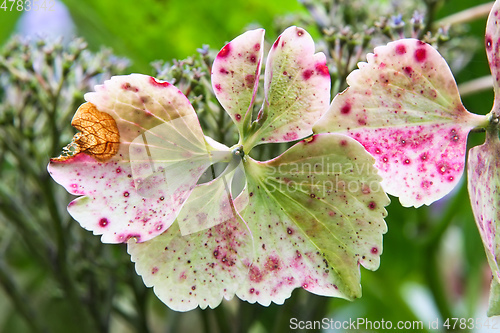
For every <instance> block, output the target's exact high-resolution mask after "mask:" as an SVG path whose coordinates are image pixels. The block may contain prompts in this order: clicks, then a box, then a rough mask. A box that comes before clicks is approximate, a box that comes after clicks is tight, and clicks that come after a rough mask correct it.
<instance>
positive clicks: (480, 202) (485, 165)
mask: <svg viewBox="0 0 500 333" xmlns="http://www.w3.org/2000/svg"><path fill="white" fill-rule="evenodd" d="M468 177H469V186H468V187H469V195H470V200H471V204H472V211H473V212H474V217H475V219H476V224H477V227H478V229H479V234H480V235H481V239H482V240H483V245H484V249H485V251H486V257H487V258H488V263H489V265H490V268H491V272H492V275H493V281H492V284H491V291H490V308H489V310H488V315H489V316H496V315H500V302H499V299H500V287H499V284H500V268H499V260H500V226H499V224H498V222H499V221H500V140H499V139H498V134H496V133H494V134H493V133H488V136H487V140H486V143H485V144H483V145H481V146H478V147H474V148H472V149H471V150H470V152H469V160H468Z"/></svg>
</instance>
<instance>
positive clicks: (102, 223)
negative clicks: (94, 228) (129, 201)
mask: <svg viewBox="0 0 500 333" xmlns="http://www.w3.org/2000/svg"><path fill="white" fill-rule="evenodd" d="M108 223H109V222H108V219H107V218H105V217H103V218H102V219H100V220H99V226H100V227H102V228H104V227H105V226H107V225H108Z"/></svg>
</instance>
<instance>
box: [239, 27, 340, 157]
mask: <svg viewBox="0 0 500 333" xmlns="http://www.w3.org/2000/svg"><path fill="white" fill-rule="evenodd" d="M264 76H265V77H264V90H265V91H264V92H265V101H264V105H263V106H262V110H261V111H260V113H259V116H258V119H257V120H256V123H255V124H254V126H255V128H254V130H255V132H254V133H253V134H252V137H251V138H248V139H247V138H243V142H246V141H247V140H248V141H249V147H245V148H246V149H247V150H248V151H249V150H250V149H251V147H253V146H254V145H257V144H261V143H266V142H288V141H294V140H299V139H301V138H304V137H306V136H308V135H310V134H312V125H313V124H314V123H315V122H316V120H318V119H319V118H320V117H321V115H322V114H323V113H324V112H325V111H326V109H327V107H328V103H329V101H330V85H331V81H330V73H329V71H328V67H327V66H326V58H325V55H324V54H323V53H316V54H314V41H313V39H312V38H311V36H310V35H309V33H307V31H305V30H304V29H302V28H298V27H290V28H287V29H286V30H285V31H284V32H283V33H282V34H281V35H280V36H279V37H278V39H276V41H275V42H274V44H273V46H272V47H271V50H270V51H269V55H268V57H267V62H266V70H265V75H264Z"/></svg>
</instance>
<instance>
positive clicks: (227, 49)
mask: <svg viewBox="0 0 500 333" xmlns="http://www.w3.org/2000/svg"><path fill="white" fill-rule="evenodd" d="M229 52H231V43H228V44H226V46H224V47H223V48H222V50H220V52H219V54H218V55H217V57H218V58H225V57H227V56H228V55H229Z"/></svg>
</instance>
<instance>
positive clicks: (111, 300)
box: [0, 0, 500, 332]
mask: <svg viewBox="0 0 500 333" xmlns="http://www.w3.org/2000/svg"><path fill="white" fill-rule="evenodd" d="M40 2H41V1H39V3H40ZM487 2H488V1H483V0H481V1H474V2H471V1H470V0H449V1H437V0H436V1H434V0H421V1H388V0H387V1H375V0H374V1H369V0H366V1H361V0H353V1H342V0H332V1H304V3H305V4H306V5H307V4H311V3H335V4H338V6H340V7H338V8H343V9H345V11H343V12H341V13H336V14H335V15H333V14H332V15H330V17H329V18H330V19H332V20H333V19H339V20H343V22H347V23H348V24H349V26H350V27H351V29H352V31H354V32H357V31H361V32H362V34H361V35H352V34H351V35H349V34H348V33H345V32H342V33H343V35H342V36H347V37H345V40H349V41H350V42H346V44H345V45H344V44H342V45H344V46H345V47H346V48H349V47H350V45H354V46H352V47H353V48H354V47H357V46H359V44H360V43H361V42H360V41H359V40H357V41H356V38H358V37H360V36H364V35H363V33H366V30H367V29H369V28H373V27H377V26H376V25H375V23H374V21H373V20H372V21H370V13H369V12H370V11H371V12H373V15H378V14H380V15H382V16H383V15H385V17H386V18H388V19H389V20H391V19H393V15H397V14H402V15H403V19H406V22H409V21H410V18H411V17H412V15H413V14H414V13H413V10H415V8H416V9H420V10H421V11H422V13H426V10H428V9H432V10H431V11H432V13H433V16H425V15H424V17H425V19H427V20H428V19H431V20H433V21H439V19H441V18H444V17H448V16H449V15H452V14H454V13H457V12H461V11H463V10H466V9H468V8H470V7H472V6H476V5H479V4H482V3H487ZM48 3H49V1H47V4H48ZM62 3H64V5H65V6H66V8H67V10H68V11H69V14H70V15H71V18H72V20H73V24H74V27H73V28H72V27H71V26H66V28H61V29H63V31H60V32H61V33H65V34H68V33H69V34H70V35H71V34H74V35H76V36H82V37H84V39H85V40H86V41H87V42H88V45H89V49H90V50H92V51H93V52H98V51H99V50H100V48H101V47H102V46H105V47H108V48H111V49H112V52H113V54H114V55H116V56H118V57H125V58H127V59H129V60H130V62H131V63H130V66H129V67H128V68H126V69H124V68H123V67H122V68H121V69H120V68H118V67H113V66H111V67H109V68H108V67H106V68H108V69H107V70H106V71H108V72H107V73H108V74H116V73H118V72H125V73H130V72H139V73H145V74H156V72H155V70H154V69H153V67H152V66H151V65H150V63H151V62H153V61H155V60H159V59H161V60H165V61H169V62H171V61H172V59H174V58H175V59H184V58H187V57H189V56H191V55H193V54H196V53H197V49H198V48H201V47H202V45H204V44H208V45H209V46H210V47H212V48H213V49H220V48H221V47H222V46H223V45H224V43H225V42H226V41H229V40H231V39H233V38H234V37H236V36H237V35H239V34H240V33H242V32H243V31H244V30H245V29H246V28H248V27H256V26H261V27H264V28H266V30H267V34H266V40H267V41H272V40H274V38H275V37H276V36H277V35H278V34H279V33H280V30H281V29H282V28H283V27H285V26H287V25H288V24H295V23H296V24H305V25H307V28H308V29H309V30H310V32H311V34H312V35H313V36H314V37H315V39H316V40H317V41H318V42H320V41H321V42H322V43H320V46H321V45H322V47H324V48H326V49H328V47H329V46H328V45H329V44H328V43H330V42H331V38H333V37H331V35H328V34H325V33H324V32H323V31H322V30H321V27H320V25H319V24H317V23H318V22H317V20H316V22H315V17H314V12H311V7H309V10H308V8H307V6H305V5H304V3H300V2H298V1H295V0H277V1H274V0H273V1H270V0H247V1H229V2H228V1H220V0H212V1H204V0H191V1H174V0H170V1H158V0H143V1H131V0H122V1H101V0H87V1H80V0H65V1H62ZM394 3H396V4H395V5H394ZM391 5H394V6H396V8H401V10H403V9H404V10H406V11H405V12H387V11H386V12H384V10H383V8H390V6H391ZM384 6H385V7H384ZM346 8H347V9H346ZM377 10H380V12H377ZM367 12H368V13H367ZM61 15H62V14H61ZM363 15H364V16H363ZM471 15H472V13H471ZM471 17H472V16H471ZM20 19H21V15H20V12H17V11H13V12H9V11H3V10H1V9H0V44H1V45H4V46H5V45H6V43H7V41H8V40H9V38H10V37H11V36H12V34H14V33H15V32H16V30H17V31H18V32H22V31H27V30H30V29H31V30H30V31H35V32H37V29H42V28H43V27H46V26H50V25H51V24H52V23H64V22H63V21H64V19H63V16H54V17H49V16H43V15H40V16H39V17H38V18H33V20H32V21H25V22H28V23H24V26H23V25H22V24H21V23H20V22H21V21H20ZM24 19H26V18H24ZM377 22H378V23H380V22H383V21H377ZM485 23H486V16H485V15H484V14H483V15H479V16H478V17H477V18H474V19H473V20H471V21H470V22H465V23H463V24H462V23H460V24H457V25H454V26H452V28H450V31H445V32H443V31H441V32H439V31H438V30H437V29H433V33H436V34H439V33H443V34H444V35H446V36H448V37H449V41H446V43H445V42H443V43H437V44H439V47H440V48H439V50H440V51H441V52H442V53H443V55H444V56H445V58H446V59H447V60H448V62H449V63H450V65H451V68H452V70H453V72H454V74H455V77H456V79H457V82H458V83H459V84H462V83H466V82H469V81H471V80H474V79H477V78H481V77H483V76H486V75H489V68H488V64H487V60H486V56H485V53H484V48H483V38H484V29H485ZM26 25H28V26H26ZM365 25H366V26H365ZM388 25H389V26H390V24H388ZM62 26H63V27H64V25H62ZM379 26H380V25H379ZM408 26H409V25H408V23H407V28H408ZM23 29H24V30H23ZM391 29H392V30H393V31H397V27H396V28H395V27H394V26H392V27H391ZM335 33H339V34H340V32H339V30H337V31H336V32H335ZM366 34H368V33H366ZM377 34H378V35H377ZM373 35H374V36H375V37H377V38H378V39H377V38H374V39H373V40H374V42H377V41H378V42H380V41H384V40H383V39H381V37H380V36H383V33H382V32H378V33H373ZM407 36H408V33H407ZM379 37H380V38H379ZM68 38H69V37H68ZM342 38H344V37H342ZM342 38H340V39H337V40H342ZM349 43H351V44H349ZM441 44H442V48H441ZM369 46H370V45H369ZM368 49H369V48H367V50H368ZM362 55H363V56H362V57H361V58H363V57H364V53H363V54H362ZM2 56H3V57H4V60H5V59H8V57H9V56H12V54H10V53H8V52H7V53H3V55H2ZM110 59H111V60H110V61H114V60H113V58H110ZM89 61H90V60H89ZM351 65H353V64H351ZM83 67H85V68H86V65H85V66H83ZM330 68H331V70H332V72H333V73H332V75H333V76H332V77H333V78H334V86H335V83H337V87H339V89H342V88H343V84H345V82H343V81H342V80H344V79H345V76H343V73H342V71H341V70H340V69H338V68H337V70H335V69H333V67H332V66H330ZM3 70H4V72H5V73H10V72H9V70H10V69H9V68H7V70H6V71H5V68H3ZM187 70H189V68H188V69H187ZM349 70H352V68H351V67H349ZM4 79H5V80H4V81H1V80H0V81H1V82H2V84H3V86H2V87H3V88H2V89H3V90H2V91H0V92H1V93H0V98H2V104H4V105H7V102H6V101H7V96H8V91H9V89H11V86H14V85H15V84H16V82H17V83H18V84H19V85H20V86H22V84H21V83H19V82H18V81H16V80H17V79H11V81H9V79H7V78H5V76H4ZM335 80H337V81H338V82H337V81H335ZM84 88H86V89H91V87H87V86H85V87H84ZM30 89H35V88H33V87H32V88H30ZM80 89H82V90H83V88H80ZM75 91H79V90H78V89H77V90H75ZM82 92H85V91H81V92H79V93H76V92H73V91H70V92H68V96H70V95H71V96H70V97H68V98H70V99H69V100H70V102H68V103H67V104H68V105H69V104H71V105H73V104H74V105H78V104H79V103H80V102H81V101H82V96H81V93H82ZM334 92H335V91H334ZM72 94H73V95H72ZM49 95H50V94H49ZM20 96H22V95H20ZM332 97H333V96H332ZM23 98H27V97H23ZM49 99H50V98H49ZM463 102H464V104H465V106H466V108H467V109H469V110H470V111H471V112H475V113H479V114H486V113H488V112H489V110H490V109H491V106H492V104H493V93H492V89H485V90H480V91H475V92H472V93H470V94H468V95H467V96H464V98H463ZM30 103H32V104H33V105H35V107H36V103H37V101H36V100H32V101H31V102H30ZM65 106H67V105H65ZM68 108H69V109H71V107H70V106H69V107H68ZM73 110H74V109H73ZM1 112H4V114H2V113H1ZM8 112H10V111H9V110H7V109H6V108H2V109H1V110H0V119H2V122H1V123H0V126H2V128H1V132H0V133H1V134H0V135H3V139H4V141H7V139H6V138H7V136H10V135H14V134H12V132H11V131H10V127H9V126H11V125H12V124H14V123H15V121H14V120H15V119H17V118H16V116H15V115H14V116H11V115H9V114H8ZM70 116H71V114H69V115H65V117H66V118H64V117H62V116H61V117H59V118H57V119H58V121H61V125H59V126H60V128H59V130H60V133H61V134H60V137H59V138H58V140H57V141H58V142H57V143H56V144H54V143H52V144H54V145H56V146H57V148H56V149H59V150H60V148H62V147H63V146H64V145H65V144H66V143H68V142H69V141H70V140H71V135H72V134H73V133H74V130H73V129H71V128H70V126H69V119H70ZM63 118H64V119H63ZM13 119H14V120H13ZM46 121H47V122H48V123H50V121H49V120H47V119H46ZM47 126H48V125H47ZM40 131H41V132H40V133H42V134H43V133H44V132H43V131H42V130H40ZM23 133H24V132H23ZM22 135H25V134H22V133H21V137H20V138H21V139H22ZM43 135H45V134H43ZM12 138H15V137H14V136H12ZM33 140H35V139H33ZM483 140H484V135H483V134H481V133H473V134H471V135H470V138H469V145H470V146H473V145H478V144H481V143H482V142H483ZM2 142H3V141H2ZM34 142H35V143H36V140H35V141H34ZM38 142H39V141H38ZM35 143H34V145H35V146H34V147H36V144H35ZM13 144H14V145H15V144H16V143H15V142H14V143H13ZM48 145H49V146H50V144H48ZM21 148H22V147H21V146H19V151H20V152H23V153H24V154H25V155H22V156H18V157H17V158H18V159H17V160H16V159H15V157H12V156H11V155H12V154H11V153H12V152H10V153H8V152H7V151H6V150H1V151H0V152H1V153H2V157H1V160H0V165H2V172H1V173H0V176H1V177H2V178H0V179H1V180H0V182H2V183H3V184H2V185H3V187H2V186H0V190H2V191H3V192H1V193H3V194H4V196H0V208H2V210H1V213H0V270H1V271H2V273H4V274H0V275H1V276H0V277H2V276H3V275H5V276H3V278H2V279H0V281H2V286H3V288H0V332H31V331H37V330H38V331H41V332H43V331H46V332H67V331H71V332H93V331H102V332H108V331H109V332H148V331H151V332H193V331H197V330H201V329H203V328H204V329H205V330H206V331H213V332H217V331H221V332H238V331H251V332H288V331H289V320H290V318H292V317H295V318H300V319H301V320H312V319H316V320H317V319H321V318H323V317H329V318H334V319H335V320H349V318H353V319H354V318H367V319H369V320H372V321H375V320H381V319H382V318H383V319H385V320H392V321H393V322H397V321H400V320H401V321H407V320H409V321H413V320H422V321H424V323H428V322H430V321H433V320H435V319H437V318H440V320H442V319H443V318H447V317H458V318H480V319H481V320H483V321H482V322H484V320H485V318H486V317H485V313H486V306H487V295H488V289H489V280H490V275H489V274H490V273H489V271H488V270H489V268H488V266H487V264H486V259H485V255H484V249H483V246H482V243H481V240H480V238H479V233H478V231H477V229H476V226H475V223H474V219H473V216H472V212H471V208H470V204H469V199H468V195H467V189H466V182H465V179H463V181H462V183H461V185H460V187H459V188H458V189H456V191H454V192H453V193H452V194H450V195H448V196H447V197H446V198H444V199H442V200H441V201H439V202H436V203H434V204H433V205H432V206H430V207H422V208H419V209H414V208H402V207H401V206H400V205H399V202H398V199H397V198H391V199H392V203H391V205H390V206H389V207H388V212H389V216H388V218H387V219H386V221H387V224H388V227H389V231H388V233H387V234H386V235H385V237H384V252H383V255H382V260H381V266H380V269H379V270H378V271H375V272H370V271H367V270H365V269H363V268H362V269H361V270H362V274H361V275H362V286H363V297H362V298H361V299H359V300H356V301H355V302H347V301H344V300H340V299H328V298H324V297H319V296H315V295H311V294H309V293H307V292H304V291H303V290H296V291H294V293H293V295H292V297H291V299H289V300H288V301H287V302H285V304H284V305H282V306H277V305H271V306H270V307H268V308H266V307H262V306H260V305H250V304H247V303H244V302H241V301H239V300H233V301H231V302H226V301H224V304H223V305H222V306H220V307H219V308H217V309H215V310H210V309H208V310H204V311H202V310H199V309H197V310H194V311H191V312H188V313H175V312H172V311H170V310H169V309H168V308H166V307H165V306H164V305H163V304H162V303H161V302H160V301H158V300H157V299H156V297H155V296H154V294H153V292H152V290H150V289H146V288H145V287H144V286H143V285H142V282H141V280H140V278H138V277H137V276H135V275H134V268H133V265H132V264H131V263H129V262H128V261H127V260H128V256H127V255H126V253H125V248H124V247H123V246H118V245H115V246H113V245H104V244H101V243H100V242H99V239H98V238H99V237H96V236H92V235H91V233H89V232H87V231H84V230H82V229H81V228H79V226H78V225H77V224H76V222H74V221H70V219H69V217H68V216H67V214H66V212H65V209H64V207H65V206H66V204H67V203H68V202H69V200H70V197H69V196H68V195H66V194H64V193H62V192H63V191H62V192H59V191H60V190H61V189H60V188H58V187H57V186H55V185H54V186H53V187H54V190H53V191H54V192H53V193H52V195H54V198H55V200H57V203H52V204H51V203H50V202H47V200H46V198H44V196H46V195H47V193H46V192H44V191H43V190H36V189H34V188H35V187H36V186H42V187H43V186H44V185H43V184H45V185H46V186H52V185H49V184H50V182H51V180H50V179H45V178H47V177H46V175H45V176H44V172H45V167H46V164H47V163H48V158H49V157H52V156H55V153H54V149H51V148H50V147H49V148H48V149H46V150H45V151H44V152H43V153H42V155H41V156H39V157H38V159H35V160H34V162H33V163H34V164H35V166H34V168H35V169H36V170H38V171H37V172H39V174H38V176H36V177H39V178H43V177H45V178H43V181H44V182H43V183H41V184H38V185H33V184H31V183H28V184H26V186H25V187H18V186H17V185H16V184H12V182H11V181H10V180H8V179H7V178H9V177H10V178H11V180H12V179H17V178H16V177H20V178H23V177H24V176H23V172H25V169H24V168H23V167H19V165H21V164H22V163H21V162H20V161H22V160H23V158H24V159H31V158H32V154H36V152H34V151H35V150H36V148H33V147H31V148H29V149H27V150H22V149H21ZM2 149H4V148H2ZM30 149H31V150H30ZM56 152H57V153H58V151H57V150H56ZM13 155H15V154H13ZM19 163H21V164H19ZM21 166H22V165H21ZM35 174H36V173H35ZM464 178H465V177H464ZM35 183H36V181H35ZM32 189H33V190H32ZM29 191H32V193H31V192H29ZM28 192H29V193H28ZM1 193H0V194H1ZM30 193H31V194H30ZM54 193H55V194H54ZM9 200H13V201H12V202H17V203H19V204H20V206H16V205H15V204H12V202H11V201H9ZM16 200H17V201H16ZM50 205H52V209H55V210H59V215H60V216H61V218H62V219H63V220H68V221H67V225H66V224H64V223H63V227H64V232H68V243H69V244H66V246H67V248H70V249H71V252H68V253H69V254H68V257H66V258H65V257H64V256H63V258H62V259H61V256H62V255H61V254H60V253H58V254H57V255H55V257H57V258H58V259H56V260H55V262H56V264H55V266H56V268H55V270H49V269H47V268H46V267H45V266H44V265H45V264H44V261H43V260H38V259H37V258H36V256H34V255H33V251H36V249H35V250H33V249H32V248H31V249H30V244H29V239H30V238H29V237H27V236H26V235H25V234H23V232H26V231H23V229H22V228H20V227H19V225H18V224H19V221H17V220H16V215H22V216H24V215H23V214H24V213H23V212H22V210H26V211H28V213H29V215H30V216H31V217H32V218H33V221H34V223H35V224H36V223H37V219H39V221H42V220H43V221H46V220H50V219H51V217H50V216H51V215H50V214H49V213H47V211H50V209H51V208H48V207H50ZM20 210H21V211H20ZM54 214H56V215H57V212H56V213H54ZM65 214H66V215H65ZM21 218H23V217H21ZM16 221H17V222H16ZM73 225H74V226H75V227H72V226H73ZM38 227H39V228H45V227H46V226H45V225H44V224H43V223H42V222H40V225H39V226H38ZM47 228H49V229H50V228H55V229H57V227H47ZM34 230H36V227H35V228H34ZM70 234H71V235H70ZM48 235H49V236H50V235H54V238H55V239H56V240H55V241H54V243H55V244H57V242H58V241H57V235H58V233H57V230H56V231H54V232H53V233H51V232H49V233H48ZM75 235H76V236H75ZM73 239H76V240H78V243H77V242H76V241H75V244H78V246H76V245H74V244H72V243H71V242H72V240H73ZM59 241H60V240H59ZM42 242H43V240H42ZM82 244H83V245H85V246H87V247H80V246H83V245H82ZM58 248H59V247H58ZM87 252H88V253H87ZM82 253H86V254H82ZM51 255H52V254H48V255H47V257H48V258H49V262H50V261H51V260H52V259H51V258H52V257H51ZM97 256H98V257H100V258H101V259H99V260H98V259H96V257H97ZM102 257H105V258H106V260H102ZM59 260H61V261H59ZM65 262H66V264H68V267H69V268H68V269H69V271H70V272H69V273H68V278H69V279H75V284H76V287H75V288H76V292H75V293H76V294H75V295H73V296H71V295H69V296H68V295H67V292H68V290H71V287H70V288H66V287H64V285H66V286H67V285H69V286H71V285H72V282H71V281H69V282H68V281H65V280H64V278H63V279H60V277H57V276H55V275H54V274H55V273H54V272H57V271H58V269H59V268H58V267H57V266H58V264H57V263H65ZM82 262H83V263H84V264H83V266H84V267H81V266H82ZM110 263H112V264H110ZM117 264H121V266H116V265H117ZM73 265H74V266H77V267H78V270H76V268H75V272H72V270H73V268H72V267H73ZM114 265H115V266H114ZM9 281H10V282H9ZM47 281H49V282H47ZM50 281H53V282H50ZM103 281H106V283H104V282H103ZM9 283H11V284H9ZM93 288H95V289H93ZM13 291H15V292H14V294H16V293H18V295H17V296H16V295H14V296H13V295H12V292H13ZM103 292H105V294H102V293H103ZM82 295H83V296H82ZM18 296H19V298H18V299H19V300H20V302H21V303H22V304H17V303H16V302H15V301H13V299H15V297H18ZM13 297H14V298H13ZM71 297H74V298H75V300H76V303H78V302H79V300H81V307H79V308H74V307H73V306H75V302H71V301H68V299H71ZM96 304H97V305H96ZM92 307H94V310H93V309H92ZM94 312H98V313H94ZM30 316H33V322H34V323H35V324H33V323H31V324H30V323H29V320H27V318H29V317H30ZM496 320H497V321H498V324H497V327H499V328H500V319H498V318H497V319H496ZM87 321H88V322H93V321H95V324H87V323H86V322H87ZM427 328H428V327H427ZM382 331H383V330H377V332H382ZM422 331H428V329H426V330H422ZM464 331H467V330H464ZM474 331H478V332H479V331H480V332H490V331H491V332H494V331H496V330H493V329H492V328H489V329H488V328H484V327H483V328H482V329H481V330H474ZM499 331H500V330H499Z"/></svg>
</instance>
